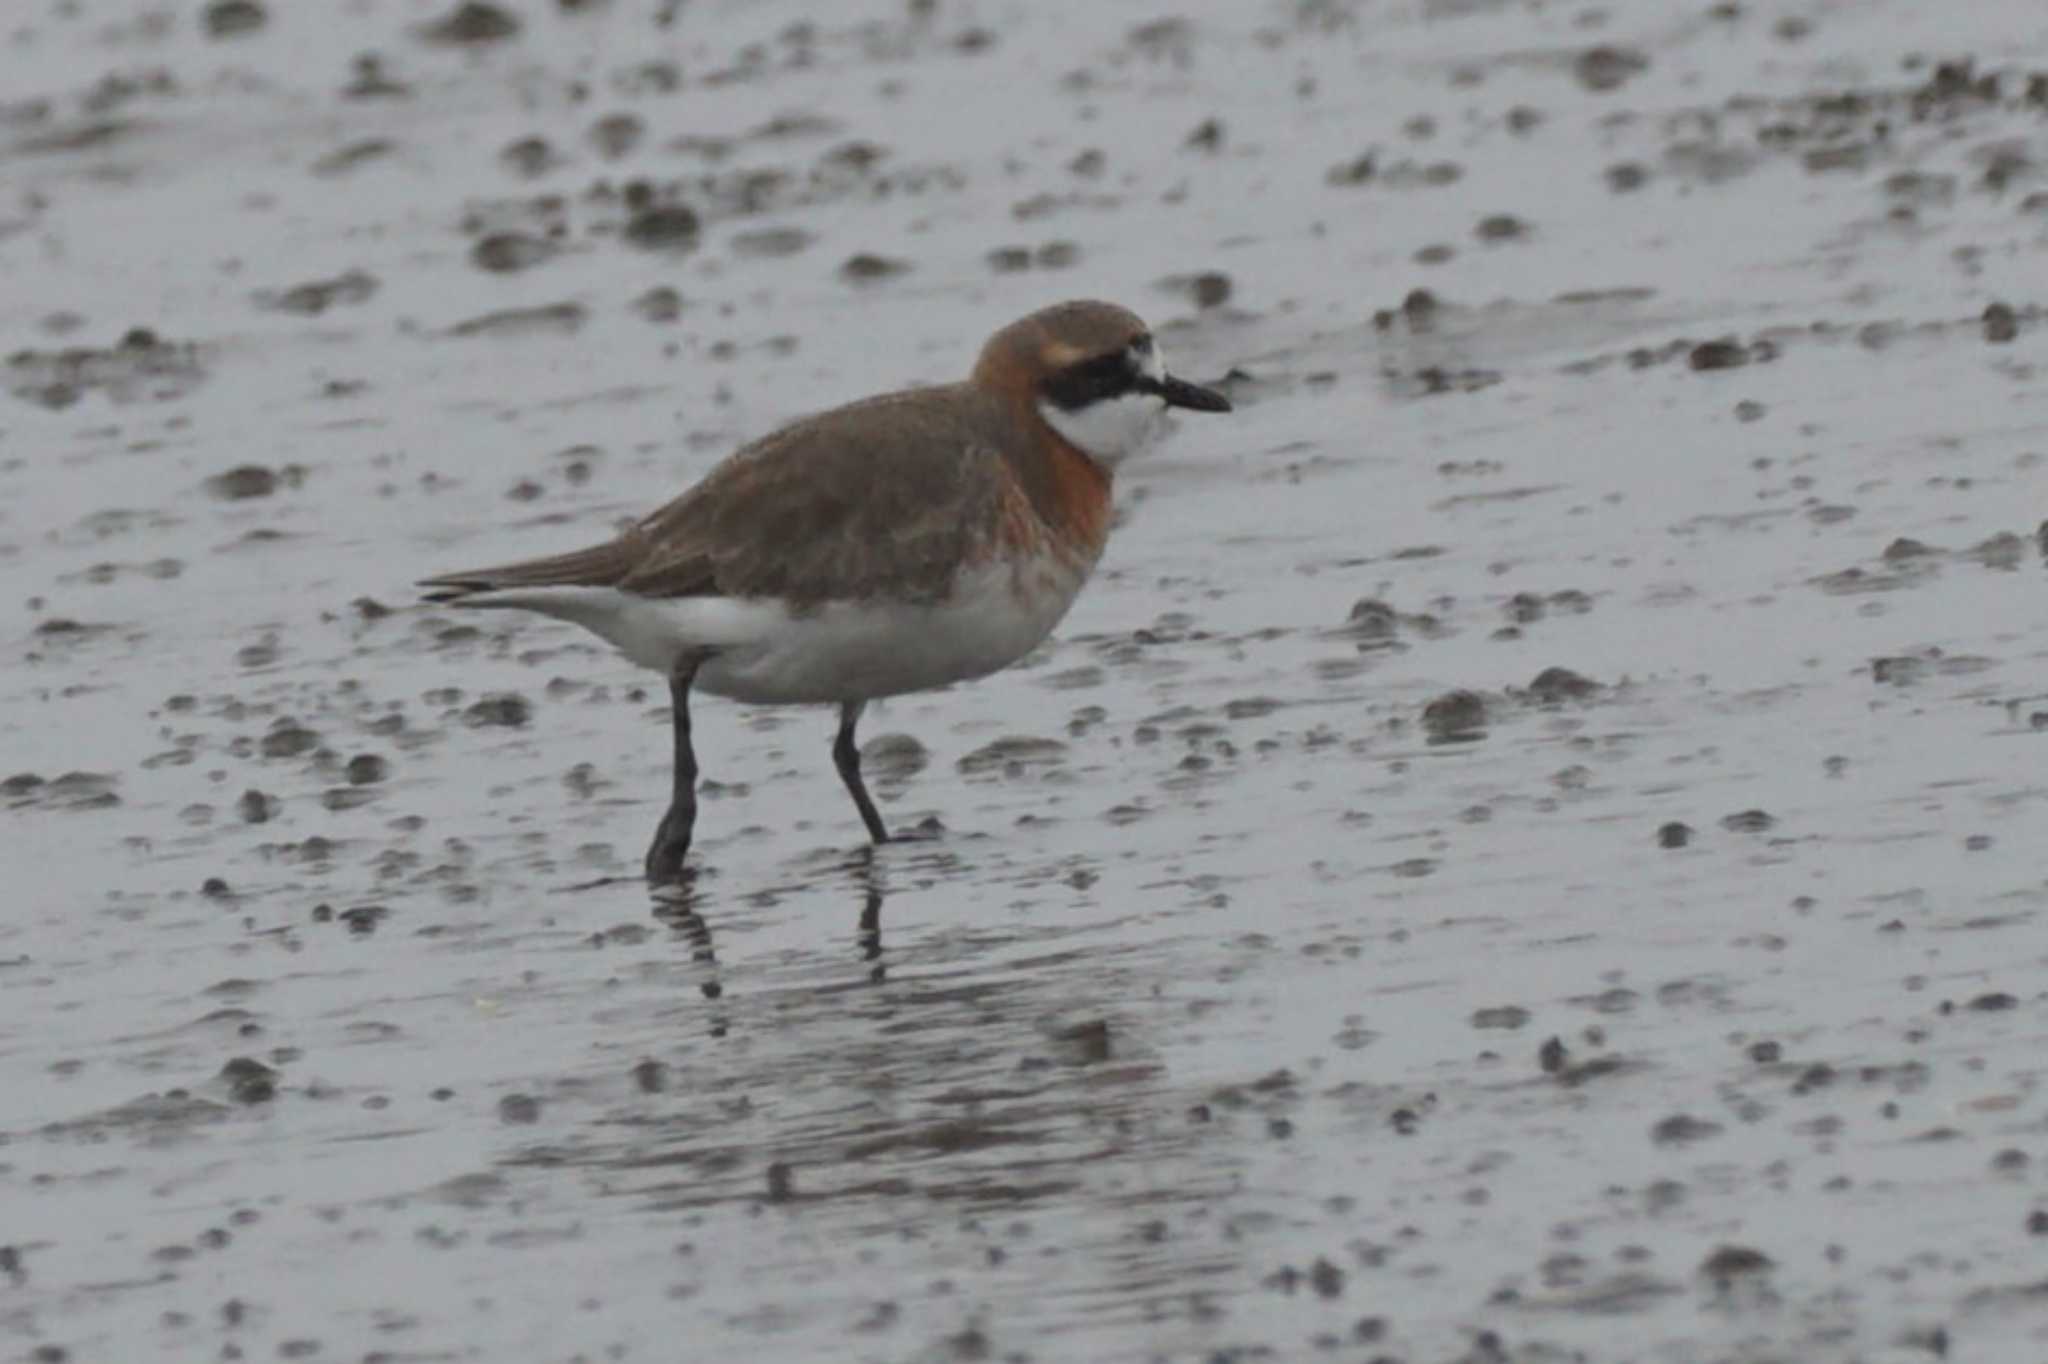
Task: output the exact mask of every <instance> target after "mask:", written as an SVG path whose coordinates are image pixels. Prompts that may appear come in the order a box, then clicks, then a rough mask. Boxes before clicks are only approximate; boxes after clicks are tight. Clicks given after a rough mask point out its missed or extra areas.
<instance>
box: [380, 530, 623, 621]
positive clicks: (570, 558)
mask: <svg viewBox="0 0 2048 1364" xmlns="http://www.w3.org/2000/svg"><path fill="white" fill-rule="evenodd" d="M632 562H633V561H632V557H631V550H630V547H629V546H628V545H627V543H626V541H625V539H624V538H623V537H621V538H620V539H617V540H611V541H607V542H606V543H604V544H602V545H593V546H591V547H590V548H589V549H579V550H573V551H571V552H570V553H568V554H556V555H552V556H550V557H548V558H545V559H525V560H522V561H520V562H519V563H516V564H503V565H500V566H499V567H497V568H473V569H469V570H466V571H464V572H461V573H443V574H441V575H440V576H439V577H434V578H423V579H421V580H420V582H419V583H418V586H420V587H423V588H426V589H427V593H426V600H428V601H430V602H439V603H444V604H448V605H456V606H486V605H498V604H499V603H497V602H490V601H487V600H484V599H485V598H488V597H490V596H491V595H492V594H494V593H499V592H506V591H511V590H516V589H519V588H533V587H610V586H613V585H614V584H616V583H618V582H619V581H620V580H621V579H623V578H624V577H625V576H626V574H627V572H628V570H629V569H630V568H631V566H632Z"/></svg>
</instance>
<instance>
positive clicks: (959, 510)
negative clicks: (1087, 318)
mask: <svg viewBox="0 0 2048 1364" xmlns="http://www.w3.org/2000/svg"><path fill="white" fill-rule="evenodd" d="M1002 416H1003V414H1002V412H1001V410H1000V408H999V406H998V405H997V403H996V402H995V400H993V399H991V398H989V397H988V396H987V395H985V394H983V393H981V392H979V391H978V390H975V389H973V388H970V387H968V386H966V385H956V386H953V387H949V388H944V389H927V390H923V391H921V392H912V393H893V394H888V395H886V396H883V397H880V398H870V399H868V400H867V401H865V402H860V403H854V404H852V405H850V406H847V407H841V408H836V409H834V410H832V411H830V412H825V413H820V414H819V415H817V416H815V417H809V418H806V419H804V420H802V421H798V422H796V423H794V424H792V425H790V426H786V427H784V428H783V429H782V430H780V431H777V432H775V433H773V434H772V435H769V436H765V437H763V438H762V439H761V440H758V441H756V442H755V443H753V444H752V445H749V446H746V447H745V448H743V449H741V450H739V451H738V452H736V453H735V454H733V455H732V457H731V458H729V459H727V460H726V461H725V462H724V463H723V464H720V465H719V466H718V467H717V468H715V469H713V470H712V471H711V472H710V473H709V474H707V475H706V476H705V477H704V479H703V481H701V482H699V483H698V484H697V485H696V486H695V487H693V488H691V489H690V490H689V491H688V492H686V493H684V494H683V495H682V496H681V497H678V498H677V499H676V500H675V501H673V502H671V503H669V504H668V505H667V506H665V507H662V508H661V509H660V510H658V511H656V512H654V513H652V514H651V515H649V516H647V517H645V518H643V519H642V520H641V521H639V522H638V523H637V524H635V525H634V526H632V527H631V528H630V529H628V530H627V531H626V532H625V533H624V534H623V535H621V536H620V537H619V538H618V539H616V540H613V541H611V542H609V543H607V544H603V545H598V546H595V547H593V548H591V549H587V550H582V551H578V552H576V553H573V554H565V555H560V556H557V557H555V558H551V559H536V560H531V561H529V562H526V563H521V564H511V565H507V566H506V567H503V568H498V569H485V570H480V571H477V572H471V573H452V574H448V575H446V576H444V577H440V578H434V579H430V580H429V581H428V582H426V583H425V584H423V586H427V587H434V588H440V589H442V590H443V593H442V595H441V596H440V597H439V598H438V599H441V600H449V599H455V598H459V597H460V596H462V595H466V594H468V593H473V592H478V591H495V590H499V589H502V588H507V587H538V586H551V587H552V586H579V587H586V586H607V587H618V588H622V589H624V590H626V591H630V592H636V593H639V594H641V595H643V596H649V597H688V596H729V597H781V598H784V599H786V600H788V601H790V602H791V603H793V604H794V605H797V606H798V607H803V606H810V605H815V604H817V603H819V602H824V601H831V600H842V599H850V598H861V597H867V596H871V595H874V594H876V593H887V594H890V595H892V596H898V597H902V598H906V599H909V600H923V601H929V600H936V599H938V598H940V597H943V596H944V595H945V594H946V592H947V590H948V588H949V587H950V584H951V579H952V572H953V570H954V569H955V568H956V567H957V566H958V565H959V564H960V563H961V562H962V561H963V560H966V559H969V558H972V557H975V556H976V555H977V554H978V553H980V552H983V551H984V550H985V548H986V546H987V544H988V543H989V537H991V536H992V535H994V534H995V530H996V521H997V518H998V516H999V515H1000V510H1001V507H1002V499H1003V493H1004V490H1005V488H1006V487H1007V486H1008V474H1007V471H1008V465H1007V463H1006V461H1005V460H1004V459H1003V457H1002V455H1001V454H1000V453H998V450H997V447H996V442H995V440H994V439H993V436H994V432H995V430H996V423H998V422H1000V420H1001V419H1002Z"/></svg>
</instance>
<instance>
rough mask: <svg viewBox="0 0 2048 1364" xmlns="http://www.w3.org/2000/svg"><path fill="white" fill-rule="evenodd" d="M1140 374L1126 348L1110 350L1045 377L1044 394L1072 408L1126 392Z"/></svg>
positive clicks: (1062, 405) (1052, 400)
mask: <svg viewBox="0 0 2048 1364" xmlns="http://www.w3.org/2000/svg"><path fill="white" fill-rule="evenodd" d="M1138 379H1139V375H1138V373H1137V371H1136V369H1135V367H1134V364H1133V360H1132V356H1131V353H1130V352H1129V351H1128V350H1118V351H1111V352H1110V353H1109V354H1107V355H1098V356H1096V357H1094V358H1093V359H1090V360H1083V361H1081V362H1080V363H1079V364H1077V365H1069V366H1067V367H1066V368H1065V369H1063V370H1061V371H1060V372H1059V373H1057V374H1055V375H1053V376H1052V377H1051V378H1050V379H1048V380H1047V381H1046V384H1045V396H1046V398H1047V399H1048V400H1050V401H1051V402H1052V403H1053V405H1054V406H1056V407H1060V408H1063V409H1065V410H1066V411H1069V412H1071V411H1073V410H1074V409H1075V408H1077V407H1086V406H1087V405H1088V404H1089V403H1094V402H1100V401H1102V400H1103V399H1104V398H1114V397H1117V396H1118V395H1120V394H1124V393H1128V392H1130V391H1131V389H1132V388H1134V387H1136V386H1137V383H1138Z"/></svg>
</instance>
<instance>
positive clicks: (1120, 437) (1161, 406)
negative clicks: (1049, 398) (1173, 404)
mask: <svg viewBox="0 0 2048 1364" xmlns="http://www.w3.org/2000/svg"><path fill="white" fill-rule="evenodd" d="M1145 368H1146V369H1148V370H1150V371H1151V373H1152V377H1153V378H1155V379H1164V378H1165V377H1166V357H1165V356H1164V355H1162V354H1160V352H1159V347H1158V346H1156V345H1155V346H1153V347H1152V348H1151V351H1150V352H1149V353H1148V354H1147V355H1146V357H1145ZM1038 411H1039V413H1040V415H1042V416H1043V417H1044V418H1045V422H1046V425H1048V426H1050V427H1051V428H1052V429H1053V430H1055V431H1057V432H1059V433H1060V435H1062V436H1064V437H1065V438H1066V439H1067V440H1068V441H1069V442H1070V443H1072V444H1073V446H1074V448H1075V449H1077V450H1079V451H1081V453H1083V454H1085V455H1087V456H1089V457H1090V458H1092V459H1094V460H1095V461H1096V462H1098V463H1100V464H1103V465H1106V466H1107V467H1109V468H1111V469H1114V468H1116V466H1117V465H1119V464H1121V463H1123V462H1124V461H1125V460H1127V459H1129V458H1130V457H1131V456H1132V455H1135V454H1137V453H1138V452H1139V451H1140V450H1143V449H1144V448H1145V447H1146V446H1148V445H1150V444H1151V443H1152V442H1153V440H1154V439H1155V438H1156V437H1157V436H1158V434H1159V428H1160V425H1161V418H1163V417H1164V416H1165V415H1166V400H1165V399H1164V398H1161V397H1159V396H1157V395H1156V394H1151V393H1126V394H1124V395H1123V396H1122V397H1118V398H1102V399H1099V400H1098V401H1096V402H1092V403H1089V404H1088V405H1087V406H1085V407H1077V408H1074V409H1072V410H1071V411H1069V410H1067V409H1065V408H1062V407H1059V406H1057V405H1056V404H1053V403H1048V402H1040V403H1039V404H1038Z"/></svg>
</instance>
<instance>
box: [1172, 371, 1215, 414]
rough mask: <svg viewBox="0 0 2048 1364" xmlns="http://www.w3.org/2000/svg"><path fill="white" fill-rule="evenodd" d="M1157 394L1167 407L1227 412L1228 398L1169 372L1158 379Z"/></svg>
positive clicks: (1195, 410) (1192, 410)
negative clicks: (1175, 376)
mask: <svg viewBox="0 0 2048 1364" xmlns="http://www.w3.org/2000/svg"><path fill="white" fill-rule="evenodd" d="M1158 393H1159V396H1160V397H1162V398H1164V399H1166V405H1167V406H1168V407H1185V408H1187V409H1188V410H1189V411H1191V412H1228V411H1229V410H1230V399H1228V398H1226V397H1224V396H1223V395H1222V394H1221V393H1218V392H1217V391H1216V390H1215V389H1213V388H1203V387H1202V386H1201V385H1200V384H1191V383H1189V382H1188V381H1187V380H1185V379H1176V378H1174V377H1173V376H1172V375H1171V374H1169V375H1167V376H1166V377H1165V378H1164V379H1162V380H1160V381H1159V388H1158Z"/></svg>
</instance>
